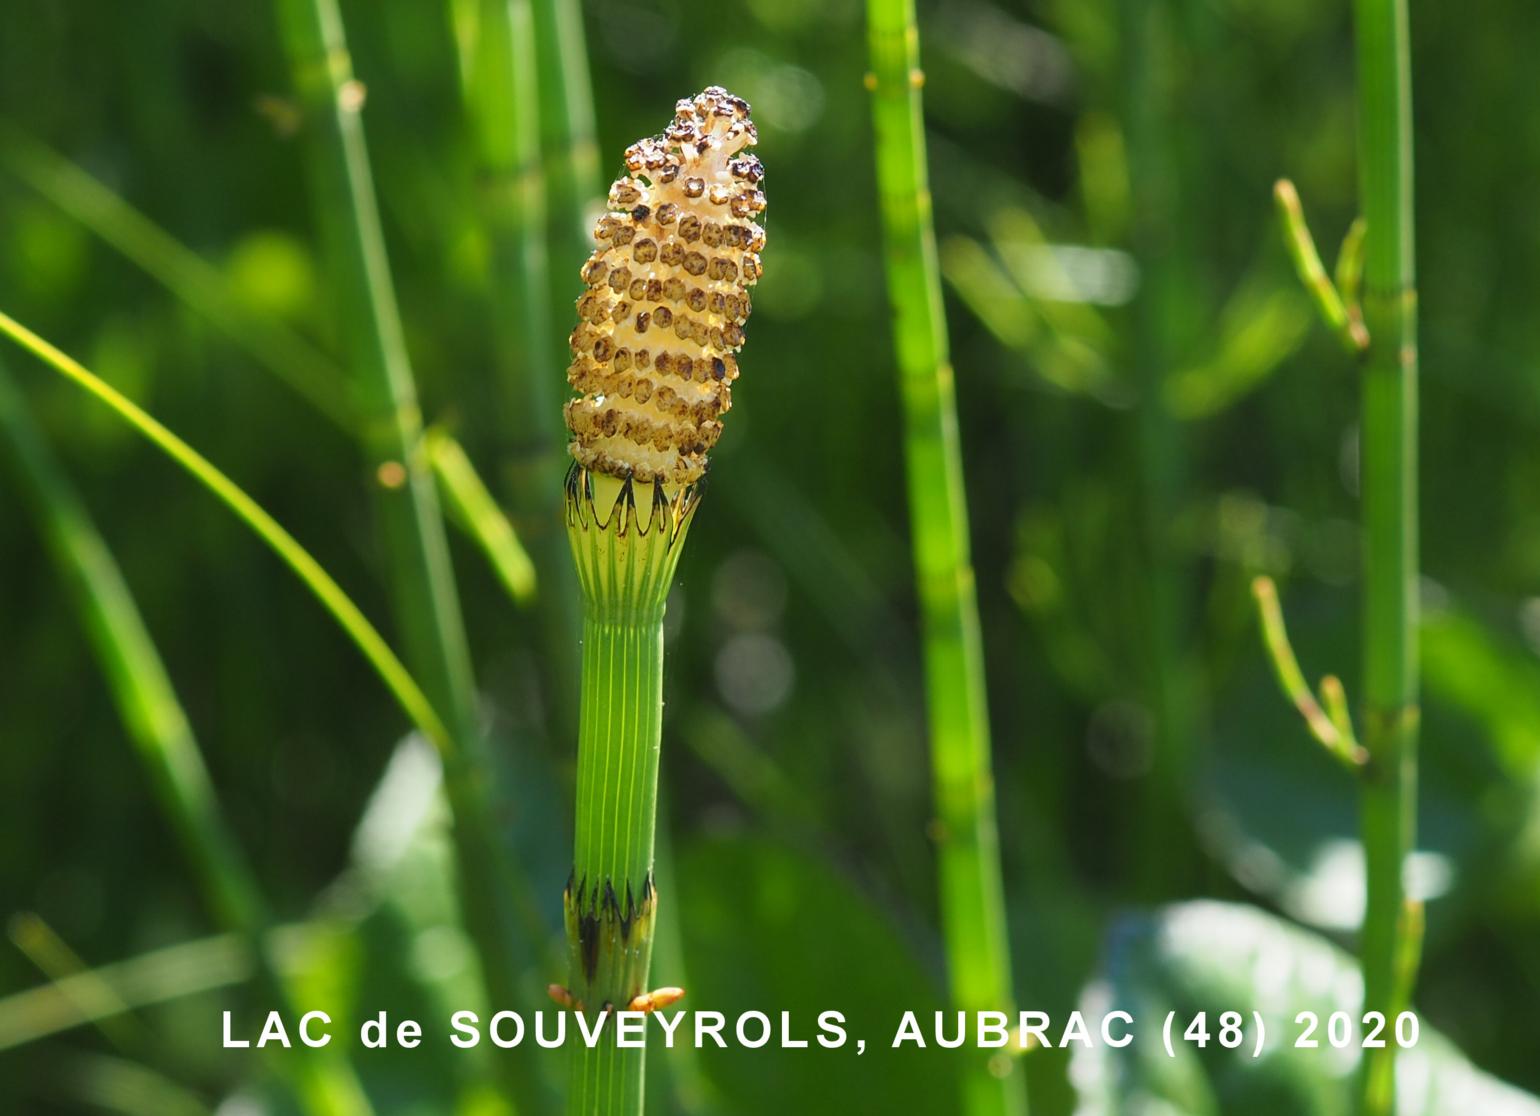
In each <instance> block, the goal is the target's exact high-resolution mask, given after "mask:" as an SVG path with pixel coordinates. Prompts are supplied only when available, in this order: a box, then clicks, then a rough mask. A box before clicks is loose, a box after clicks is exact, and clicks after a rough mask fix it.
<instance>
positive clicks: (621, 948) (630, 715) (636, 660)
mask: <svg viewBox="0 0 1540 1116" xmlns="http://www.w3.org/2000/svg"><path fill="white" fill-rule="evenodd" d="M695 505H696V494H695V490H693V489H690V488H685V489H669V490H665V489H664V488H662V486H658V485H652V484H636V483H632V482H630V481H624V482H623V481H620V480H617V479H615V478H613V477H607V476H603V475H600V474H591V473H588V472H587V471H585V470H582V469H579V468H577V467H576V466H574V467H573V469H572V472H571V473H570V474H569V476H568V481H567V527H568V534H569V537H570V539H571V542H572V553H573V558H574V560H575V562H576V565H577V571H578V581H579V583H580V584H581V586H582V588H583V604H584V610H583V611H584V616H583V682H582V693H581V704H580V716H579V722H578V762H577V766H578V774H577V811H576V813H577V817H576V835H575V840H574V845H573V856H572V876H571V878H570V880H569V881H568V884H567V890H566V894H565V896H564V897H563V906H564V908H565V912H566V925H567V943H568V952H569V957H568V960H569V970H570V976H569V985H568V991H569V992H570V994H571V996H572V997H573V999H574V1000H575V1001H577V1003H578V1004H579V1005H580V1006H579V1010H581V1011H585V1012H588V1013H599V1012H604V1011H607V1010H610V1009H614V1010H616V1011H623V1010H625V1009H626V1008H627V1006H628V1005H629V1004H630V1003H631V1001H632V1000H634V999H635V998H636V997H637V996H640V995H642V994H643V993H645V992H646V991H647V990H648V989H647V971H648V968H649V966H650V964H651V960H652V941H653V922H654V916H655V912H656V890H655V887H654V883H653V873H652V869H653V851H654V840H655V835H656V830H657V812H658V756H659V751H660V745H661V742H662V732H663V610H664V607H665V605H666V603H667V600H668V590H669V586H670V585H671V584H672V582H673V577H674V570H675V568H676V567H677V565H678V561H679V552H680V549H681V548H682V547H683V545H684V538H685V533H686V532H687V530H688V529H689V523H690V519H691V517H692V516H693V514H694V510H695ZM606 1022H607V1026H612V1024H609V1023H608V1021H606ZM612 1038H613V1035H612V1033H607V1034H606V1037H605V1039H604V1040H603V1041H600V1042H599V1043H598V1044H597V1045H596V1046H594V1047H592V1048H588V1047H586V1046H584V1045H582V1044H581V1043H580V1044H579V1046H578V1049H577V1051H576V1053H575V1054H574V1057H573V1060H572V1092H571V1094H570V1097H569V1100H568V1111H569V1112H570V1113H573V1114H574V1116H595V1114H599V1116H614V1114H621V1113H640V1112H641V1111H642V1099H643V1083H644V1076H645V1051H644V1050H642V1049H629V1048H621V1047H619V1046H618V1045H617V1044H616V1043H614V1042H613V1041H609V1040H610V1039H612Z"/></svg>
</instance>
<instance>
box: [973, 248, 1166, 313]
mask: <svg viewBox="0 0 1540 1116" xmlns="http://www.w3.org/2000/svg"><path fill="white" fill-rule="evenodd" d="M999 247H1000V252H1001V254H1002V255H1005V254H1009V255H1010V256H1011V263H1012V264H1014V266H1013V267H1012V269H1011V273H1012V274H1013V275H1014V276H1015V277H1016V280H1017V282H1018V283H1020V284H1021V289H1022V293H1023V294H1025V295H1026V296H1027V297H1029V298H1036V299H1046V300H1047V301H1049V302H1090V303H1094V304H1096V305H1098V306H1122V305H1123V304H1124V303H1126V302H1128V301H1129V300H1130V299H1132V298H1133V297H1134V292H1135V291H1136V290H1137V289H1138V287H1139V266H1138V264H1136V263H1135V262H1134V259H1133V257H1132V256H1130V255H1129V254H1128V253H1127V252H1119V251H1115V250H1113V249H1111V248H1084V247H1081V246H1079V245H1074V244H1019V243H1018V244H1012V243H1010V242H1004V243H1002V244H1001V245H1000V246H999Z"/></svg>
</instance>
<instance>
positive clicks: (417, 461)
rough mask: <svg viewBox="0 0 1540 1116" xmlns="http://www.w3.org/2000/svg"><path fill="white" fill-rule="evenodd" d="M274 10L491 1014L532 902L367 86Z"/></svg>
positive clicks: (506, 1061) (307, 1)
mask: <svg viewBox="0 0 1540 1116" xmlns="http://www.w3.org/2000/svg"><path fill="white" fill-rule="evenodd" d="M276 2H277V8H278V14H279V24H280V29H281V31H282V35H283V41H284V45H285V48H286V50H287V52H288V55H289V61H290V66H291V68H292V70H293V80H294V85H295V90H296V93H297V94H298V96H299V99H300V102H301V104H302V107H303V108H304V110H305V119H306V122H307V124H308V127H309V132H310V138H311V145H312V159H311V164H310V165H311V171H312V174H313V177H314V182H315V200H316V204H317V212H318V215H319V220H320V225H321V231H322V234H323V237H324V240H325V247H326V250H327V257H328V261H329V264H330V266H331V269H332V273H333V283H334V289H335V291H336V293H337V296H338V303H339V309H340V312H341V322H342V326H343V329H344V344H345V348H346V352H347V355H348V357H349V363H350V365H351V366H352V368H353V370H354V375H355V380H354V384H353V386H354V391H355V394H356V395H357V397H358V403H359V413H360V418H361V421H362V438H361V441H362V446H363V450H364V453H365V454H366V455H367V456H368V460H369V464H370V466H371V467H372V468H373V469H374V471H375V472H376V473H377V475H380V476H381V477H382V478H383V477H387V476H389V475H391V474H392V473H394V474H396V475H397V476H398V477H399V483H398V484H395V485H394V486H389V487H387V486H383V485H382V489H381V492H380V515H381V519H382V520H383V526H384V528H385V533H386V537H387V541H388V544H389V546H388V553H389V555H390V567H391V569H390V573H391V583H392V584H391V588H392V591H393V595H394V602H395V615H396V621H397V624H398V625H399V627H400V629H401V633H402V641H403V644H404V646H405V649H406V654H407V660H408V662H410V663H411V664H412V667H413V670H414V671H415V672H416V674H417V675H418V677H420V678H422V680H423V682H424V685H425V686H426V688H427V690H428V693H429V695H430V697H431V698H432V700H433V703H434V705H435V706H436V707H437V708H439V709H441V710H443V712H444V714H445V716H446V718H447V719H448V722H449V731H450V733H451V735H452V736H453V737H454V739H455V742H456V745H457V746H456V747H455V748H454V749H453V750H452V751H451V752H450V754H449V755H448V756H447V757H446V760H445V767H444V786H445V793H446V796H447V797H448V799H449V803H450V808H451V810H452V812H453V814H454V839H455V851H456V858H457V867H458V869H459V875H460V898H461V903H462V906H463V909H464V913H465V920H466V924H467V927H468V928H469V930H470V932H471V935H472V937H473V938H474V939H475V941H476V944H477V947H478V951H479V954H480V960H481V968H482V975H483V979H484V982H485V986H486V993H487V998H488V1001H489V1003H490V1004H491V1005H492V1006H493V1008H494V1010H496V1009H499V1008H502V1007H507V1006H509V1005H512V1004H517V1003H519V1002H521V999H522V997H521V996H520V987H519V970H518V966H517V965H516V964H515V961H514V958H513V956H512V952H511V951H512V947H513V945H514V943H515V942H517V941H519V940H520V938H521V937H526V936H527V932H526V928H527V926H528V923H529V921H530V916H529V914H528V913H527V911H528V910H529V909H532V907H531V900H530V899H529V897H528V895H527V892H526V891H522V890H520V886H519V885H520V883H521V882H522V881H520V880H519V879H518V878H517V877H516V875H515V874H514V872H513V870H512V866H511V863H510V861H509V857H508V852H507V849H506V847H505V845H504V843H503V841H502V840H501V838H500V836H499V833H498V830H497V826H496V823H495V822H494V821H493V812H492V805H491V801H490V798H491V790H492V788H491V785H490V780H489V777H488V774H487V765H486V763H485V762H484V759H483V757H482V750H483V749H482V739H481V730H480V724H479V720H480V718H479V715H478V712H477V708H476V691H475V680H474V677H473V673H472V668H471V659H470V651H469V647H468V644H467V641H466V635H465V628H464V621H463V618H462V616H461V612H460V602H459V597H458V593H457V590H456V587H455V582H454V574H453V569H452V566H451V564H450V558H449V546H448V540H447V539H446V538H445V534H444V522H443V519H442V517H441V515H440V511H439V504H438V496H437V492H436V490H435V487H434V481H433V476H432V473H431V470H430V467H429V465H428V463H427V461H426V454H425V453H424V452H423V451H422V445H421V443H422V415H421V411H420V408H419V404H418V400H417V388H416V383H415V380H414V378H413V375H412V368H411V363H410V360H409V358H408V356H407V351H406V341H405V337H404V335H403V333H402V328H401V321H400V315H399V312H398V310H397V307H396V299H395V291H394V289H393V287H392V282H391V276H390V264H389V261H388V259H387V257H386V252H385V239H384V234H383V230H382V229H381V226H380V215H379V206H378V202H377V200H376V198H375V193H374V183H373V179H372V177H371V174H370V170H369V153H368V148H367V145H366V143H365V139H364V131H363V120H362V116H361V112H362V109H363V103H364V97H365V91H364V87H363V86H362V84H361V83H359V82H358V81H356V80H355V79H354V77H353V72H352V61H351V58H350V56H349V53H348V48H347V40H346V36H345V34H344V30H343V24H342V15H341V12H340V10H339V8H338V6H337V3H336V0H276ZM521 901H522V904H523V908H524V909H523V910H521V909H519V904H520V903H521ZM521 915H522V918H521ZM496 1064H497V1065H498V1067H499V1068H500V1071H501V1073H502V1075H503V1083H504V1086H505V1089H506V1090H507V1092H508V1094H509V1096H508V1099H509V1100H510V1101H513V1102H515V1103H517V1102H520V1101H525V1100H528V1099H531V1098H535V1097H538V1096H539V1095H540V1090H541V1086H540V1078H539V1076H538V1074H537V1072H536V1069H535V1066H534V1065H533V1063H532V1060H531V1057H530V1055H529V1053H528V1052H527V1050H526V1049H525V1048H524V1047H523V1046H520V1047H518V1048H516V1049H512V1050H508V1051H504V1052H503V1053H502V1055H501V1056H500V1057H499V1058H498V1059H497V1060H496Z"/></svg>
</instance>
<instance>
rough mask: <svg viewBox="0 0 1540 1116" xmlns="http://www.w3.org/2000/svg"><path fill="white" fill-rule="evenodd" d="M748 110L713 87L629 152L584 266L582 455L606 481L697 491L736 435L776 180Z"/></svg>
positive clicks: (575, 445) (576, 374)
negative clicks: (723, 445)
mask: <svg viewBox="0 0 1540 1116" xmlns="http://www.w3.org/2000/svg"><path fill="white" fill-rule="evenodd" d="M757 139H758V137H757V135H756V133H755V131H754V124H753V122H752V121H751V120H750V119H749V106H748V103H747V102H745V101H743V100H742V99H740V98H738V97H734V96H733V95H732V94H731V93H729V92H727V90H725V89H722V88H720V87H718V86H711V87H710V88H708V89H706V90H704V91H703V92H701V93H699V94H697V95H696V96H695V97H693V98H690V99H687V100H683V101H680V102H679V103H678V104H677V105H676V106H675V116H674V122H673V123H672V124H670V125H669V126H668V129H667V130H666V131H665V132H664V133H663V134H662V135H661V136H654V137H652V138H651V139H644V140H641V141H639V142H638V143H635V144H632V145H631V147H630V148H628V149H627V150H626V168H627V172H628V173H626V174H625V175H623V176H622V177H620V178H618V179H616V180H615V184H614V185H613V186H611V187H610V197H609V209H610V212H608V213H606V214H605V215H604V216H603V217H601V218H600V219H599V222H598V224H597V225H596V226H595V228H594V240H595V242H596V243H597V245H598V247H597V248H596V249H595V250H594V254H593V255H592V256H590V257H589V258H588V262H587V263H586V264H584V265H583V273H582V274H583V282H584V283H585V284H586V285H587V287H588V290H587V291H586V292H585V293H584V294H583V297H582V298H580V299H579V300H578V303H577V309H578V318H579V321H578V326H577V329H575V330H573V332H572V337H571V339H570V340H571V346H572V364H571V366H570V367H569V368H568V370H567V380H568V382H569V383H570V384H571V385H572V386H573V388H574V389H575V390H576V391H577V392H579V393H580V395H581V398H578V399H574V400H572V401H571V402H570V403H568V404H567V407H566V415H567V428H568V429H569V430H570V431H571V432H572V442H571V446H570V449H571V451H572V456H573V457H574V458H576V459H577V461H578V463H579V464H581V465H583V466H584V467H586V468H588V469H591V470H593V471H595V472H600V473H609V474H611V475H613V476H618V477H634V478H635V479H637V480H639V481H661V482H663V483H666V484H690V483H692V482H694V481H696V480H699V479H700V477H701V475H702V474H703V473H704V472H705V471H706V454H707V452H708V451H709V450H710V449H711V447H712V446H714V445H715V444H716V441H717V438H718V437H719V436H720V435H721V433H722V415H723V414H725V413H726V411H727V410H728V408H729V407H731V406H732V382H733V381H734V380H735V379H737V378H738V361H737V359H736V357H735V356H734V354H735V353H736V352H737V351H738V350H739V349H740V348H741V347H742V345H743V325H744V323H745V322H746V321H747V320H748V317H749V311H750V309H751V305H750V302H749V288H750V287H752V286H753V285H754V284H755V283H756V282H758V280H759V272H760V265H759V252H760V250H761V249H762V248H763V247H764V243H765V230H764V229H763V228H761V227H760V226H759V225H758V224H757V223H756V222H755V220H754V219H755V218H756V217H757V216H758V215H759V214H760V213H762V212H763V211H764V208H765V195H764V193H763V192H762V191H761V189H760V182H761V181H762V179H763V177H764V170H763V168H762V167H761V166H760V163H759V160H758V159H756V158H755V157H754V156H753V155H751V154H747V153H744V151H743V149H744V148H745V147H749V146H751V145H753V144H754V143H755V142H756V140H757Z"/></svg>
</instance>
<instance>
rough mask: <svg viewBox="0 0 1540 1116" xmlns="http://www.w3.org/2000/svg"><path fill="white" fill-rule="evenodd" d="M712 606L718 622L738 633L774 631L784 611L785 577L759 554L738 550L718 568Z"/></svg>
mask: <svg viewBox="0 0 1540 1116" xmlns="http://www.w3.org/2000/svg"><path fill="white" fill-rule="evenodd" d="M711 606H712V608H713V609H714V610H715V612H716V614H717V616H718V617H719V618H720V619H721V620H723V621H724V622H725V623H727V624H729V625H731V626H732V627H734V628H737V629H739V630H757V631H763V630H765V629H767V628H773V627H774V626H775V625H776V624H777V623H779V622H780V619H781V616H782V614H784V613H785V611H786V575H785V574H784V573H782V572H781V567H780V566H779V565H777V564H776V563H775V561H774V560H772V559H771V558H769V557H768V556H766V555H764V554H762V553H760V552H759V551H757V550H740V551H738V552H737V553H736V554H733V555H730V556H729V557H728V558H727V560H726V561H724V562H722V564H721V565H720V566H719V567H718V568H717V573H716V577H715V578H713V579H712V582H711Z"/></svg>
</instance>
